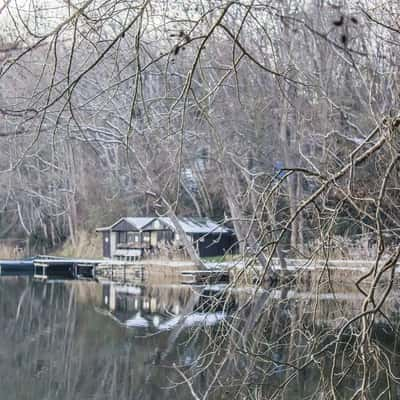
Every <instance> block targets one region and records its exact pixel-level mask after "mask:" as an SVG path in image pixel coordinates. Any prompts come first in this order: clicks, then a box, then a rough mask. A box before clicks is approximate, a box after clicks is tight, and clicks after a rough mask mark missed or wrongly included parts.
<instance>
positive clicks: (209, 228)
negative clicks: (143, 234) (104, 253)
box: [96, 217, 231, 234]
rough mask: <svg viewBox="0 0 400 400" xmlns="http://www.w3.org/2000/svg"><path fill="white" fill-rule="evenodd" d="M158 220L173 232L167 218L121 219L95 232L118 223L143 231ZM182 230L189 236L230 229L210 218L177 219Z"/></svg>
mask: <svg viewBox="0 0 400 400" xmlns="http://www.w3.org/2000/svg"><path fill="white" fill-rule="evenodd" d="M156 219H157V220H159V221H160V222H161V223H162V224H164V225H167V226H168V227H169V228H170V229H171V230H173V231H175V227H174V224H173V223H172V221H171V218H169V217H158V218H156V217H123V218H120V219H119V220H118V221H116V222H115V223H114V224H112V225H110V226H106V227H102V228H97V229H96V231H98V232H102V231H109V230H112V229H113V228H114V227H115V226H117V225H118V224H119V223H120V222H122V221H126V222H127V223H128V224H129V225H131V226H132V227H133V228H136V230H138V231H140V230H143V229H144V228H145V227H146V226H147V225H149V224H151V223H152V222H153V221H154V220H156ZM178 221H179V222H180V224H181V226H182V229H183V230H184V231H185V232H186V233H189V234H194V233H199V234H206V233H218V234H221V233H229V232H231V229H229V228H227V227H225V226H223V225H221V224H218V223H217V222H215V221H213V220H212V219H210V218H199V217H179V218H178Z"/></svg>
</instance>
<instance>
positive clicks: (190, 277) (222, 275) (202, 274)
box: [181, 270, 229, 285]
mask: <svg viewBox="0 0 400 400" xmlns="http://www.w3.org/2000/svg"><path fill="white" fill-rule="evenodd" d="M181 276H182V281H181V283H185V284H188V285H205V284H207V285H212V284H217V283H229V272H228V271H223V270H210V271H208V270H192V271H182V272H181Z"/></svg>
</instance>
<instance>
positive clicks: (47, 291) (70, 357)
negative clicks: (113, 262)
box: [0, 277, 400, 400]
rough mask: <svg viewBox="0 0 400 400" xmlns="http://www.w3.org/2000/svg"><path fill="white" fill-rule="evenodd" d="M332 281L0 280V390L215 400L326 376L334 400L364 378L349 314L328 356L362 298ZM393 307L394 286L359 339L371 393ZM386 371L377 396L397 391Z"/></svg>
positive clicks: (393, 321)
mask: <svg viewBox="0 0 400 400" xmlns="http://www.w3.org/2000/svg"><path fill="white" fill-rule="evenodd" d="M337 289H338V290H336V291H335V292H334V293H332V292H329V291H326V292H324V293H319V294H318V296H317V297H316V296H315V293H314V294H313V293H309V292H302V291H300V290H297V291H295V290H286V289H285V288H282V289H276V290H271V291H267V290H263V291H255V290H254V288H252V289H229V290H227V289H226V288H225V289H224V288H221V287H206V288H201V287H190V286H182V285H143V284H142V285H137V286H124V285H117V284H99V283H96V282H79V281H66V282H61V281H60V282H51V281H50V282H35V281H32V280H31V279H29V278H26V277H2V278H1V279H0V328H1V333H2V334H1V335H0V369H1V372H0V373H1V375H0V376H1V379H0V393H1V394H2V395H1V399H2V400H3V399H5V400H9V399H10V400H14V399H15V400H17V399H18V400H21V399H22V400H24V399H32V400H33V399H34V400H36V399H61V400H64V399H78V400H79V399H82V400H86V399H123V400H124V399H144V400H146V399H170V398H172V397H174V398H176V399H177V400H180V399H190V398H193V396H192V391H193V393H196V395H197V396H198V397H199V398H203V396H205V397H204V398H205V399H218V400H223V399H228V398H229V399H232V398H234V395H237V397H236V398H238V399H247V398H255V399H269V398H272V396H273V395H274V394H277V396H278V397H276V398H280V399H288V400H289V399H290V400H294V399H296V400H297V399H303V398H310V399H322V398H329V396H330V395H329V393H331V385H337V387H335V393H336V396H337V398H338V399H348V398H351V394H353V393H354V392H355V391H356V390H357V389H358V388H359V385H360V382H361V381H362V378H363V376H362V373H361V371H362V370H361V369H360V368H359V360H358V358H357V357H359V353H360V352H359V350H358V347H357V346H358V338H359V336H357V335H359V330H358V329H359V328H358V325H357V324H358V322H357V323H355V324H353V325H351V326H350V328H349V329H347V330H345V331H344V332H343V335H342V336H341V340H340V346H339V347H338V348H337V349H336V350H337V351H339V354H340V357H338V358H337V359H336V360H335V361H334V362H333V361H332V354H334V352H335V346H336V342H335V340H336V338H337V335H338V332H339V331H340V330H341V329H343V327H344V326H345V324H346V322H347V321H349V319H350V318H351V317H352V316H354V315H355V313H357V312H358V311H359V310H360V309H361V305H362V302H363V299H364V297H363V296H362V295H361V294H360V293H359V292H357V291H355V290H350V289H349V290H344V288H337ZM398 309H399V297H398V293H396V292H393V293H392V294H391V295H390V297H389V298H388V299H387V301H386V302H385V305H384V308H383V309H382V312H381V313H379V314H377V316H376V320H375V324H374V331H373V334H372V335H371V336H370V338H369V341H370V342H371V343H369V344H370V345H371V349H373V351H371V354H370V355H369V357H370V358H369V363H370V364H371V371H369V375H368V379H369V382H370V386H369V387H368V391H369V392H368V393H369V394H368V396H369V397H368V398H371V399H375V398H377V397H378V396H379V394H380V393H383V390H384V388H385V387H386V386H385V385H386V383H385V382H387V380H388V379H389V378H388V375H387V374H386V372H387V371H390V374H391V376H398V375H400V366H399V357H398V355H397V354H398V347H399V346H398V343H399V341H398V337H397V331H398V326H399V324H398V320H399V318H398V316H397V314H398ZM388 320H389V321H390V323H388ZM227 333H229V335H227ZM321 349H322V350H321ZM385 357H386V358H385ZM376 360H379V363H378V364H376V363H375V361H376ZM352 363H354V365H355V366H356V367H355V368H354V370H350V372H348V373H347V375H344V374H343V371H346V370H347V368H348V366H349V365H352ZM389 365H390V369H388V366H389ZM332 366H333V367H332ZM332 368H333V371H334V374H333V375H330V371H332ZM332 376H333V377H332ZM191 377H193V379H191ZM188 379H189V381H187V380H188ZM390 379H391V383H392V384H391V387H390V389H389V391H388V392H387V393H386V394H387V395H386V394H384V395H382V396H381V398H382V399H385V398H389V393H390V394H391V395H392V398H399V396H400V391H399V388H398V385H397V383H396V380H395V379H392V378H390ZM185 380H186V381H185ZM338 382H340V384H339V383H338ZM188 383H189V384H190V385H191V388H189V386H188Z"/></svg>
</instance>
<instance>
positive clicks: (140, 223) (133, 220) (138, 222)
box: [124, 217, 155, 231]
mask: <svg viewBox="0 0 400 400" xmlns="http://www.w3.org/2000/svg"><path fill="white" fill-rule="evenodd" d="M154 219H155V218H154V217H125V218H124V220H125V221H126V222H128V224H131V225H133V226H135V227H136V228H137V229H138V230H139V231H140V230H141V229H143V228H144V227H145V226H146V225H148V224H150V223H151V222H152V221H153V220H154Z"/></svg>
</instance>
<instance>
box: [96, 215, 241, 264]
mask: <svg viewBox="0 0 400 400" xmlns="http://www.w3.org/2000/svg"><path fill="white" fill-rule="evenodd" d="M179 222H180V225H181V227H182V229H183V231H184V232H185V234H186V236H187V238H188V239H189V240H190V241H191V242H192V243H193V244H194V246H195V248H196V249H197V251H198V254H199V255H200V257H213V256H220V255H224V254H225V253H226V252H228V251H232V249H233V248H234V247H235V242H236V239H235V236H234V234H233V232H232V230H231V229H229V228H226V227H224V226H222V225H219V224H217V223H216V222H214V221H212V220H211V219H209V218H179ZM97 231H98V232H102V234H103V256H104V257H108V258H117V259H127V260H131V259H134V258H138V257H141V256H143V255H144V254H151V253H155V252H156V251H157V250H158V249H160V248H161V247H172V246H175V247H179V246H181V245H182V243H181V241H180V238H179V234H178V233H177V232H176V229H175V227H174V225H173V224H172V222H171V220H170V219H169V218H165V217H159V218H157V217H154V218H151V217H149V218H147V217H137V218H131V217H126V218H121V219H119V220H118V221H116V222H115V223H114V224H112V225H110V226H107V227H103V228H98V229H97Z"/></svg>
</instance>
